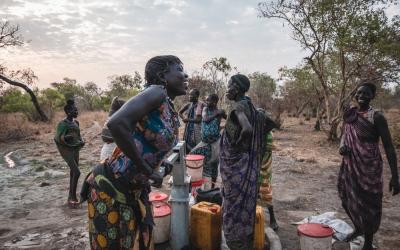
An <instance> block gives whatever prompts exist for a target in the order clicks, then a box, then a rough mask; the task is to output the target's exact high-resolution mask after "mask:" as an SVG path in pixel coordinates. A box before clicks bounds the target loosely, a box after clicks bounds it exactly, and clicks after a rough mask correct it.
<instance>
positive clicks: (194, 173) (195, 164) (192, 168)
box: [186, 154, 204, 182]
mask: <svg viewBox="0 0 400 250" xmlns="http://www.w3.org/2000/svg"><path fill="white" fill-rule="evenodd" d="M203 162H204V156H202V155H194V154H188V155H186V167H187V174H188V175H190V176H191V177H192V178H191V181H192V182H195V181H199V180H202V179H203Z"/></svg>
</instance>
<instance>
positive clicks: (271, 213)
mask: <svg viewBox="0 0 400 250" xmlns="http://www.w3.org/2000/svg"><path fill="white" fill-rule="evenodd" d="M268 212H269V226H270V227H271V228H272V229H273V230H274V231H277V230H278V228H279V226H278V223H277V222H276V219H275V213H274V207H273V206H269V207H268Z"/></svg>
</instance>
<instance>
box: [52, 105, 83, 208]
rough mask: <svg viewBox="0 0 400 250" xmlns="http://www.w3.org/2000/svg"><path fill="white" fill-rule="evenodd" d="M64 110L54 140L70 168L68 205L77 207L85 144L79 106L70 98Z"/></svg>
mask: <svg viewBox="0 0 400 250" xmlns="http://www.w3.org/2000/svg"><path fill="white" fill-rule="evenodd" d="M64 112H65V114H66V115H67V117H66V118H65V119H64V120H62V121H61V122H59V123H58V125H57V129H56V135H55V137H54V141H55V142H56V145H57V148H58V151H59V152H60V154H61V156H62V157H63V158H64V160H65V161H66V162H67V164H68V167H69V169H70V172H69V174H70V181H69V194H68V200H67V202H68V206H69V207H71V208H75V207H77V206H78V204H79V202H78V198H77V196H76V187H77V185H78V179H79V176H80V175H81V172H80V171H79V150H80V149H81V148H82V147H83V146H84V145H85V142H84V141H83V140H82V137H81V133H80V129H79V122H78V121H77V120H76V118H77V117H78V108H77V107H76V106H75V102H74V101H73V100H68V101H67V104H66V105H65V106H64Z"/></svg>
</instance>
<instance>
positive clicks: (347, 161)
mask: <svg viewBox="0 0 400 250" xmlns="http://www.w3.org/2000/svg"><path fill="white" fill-rule="evenodd" d="M375 92H376V87H375V85H374V84H373V83H364V84H362V85H361V86H360V87H359V88H358V89H357V92H356V94H355V101H356V102H357V106H358V107H351V108H348V109H347V110H346V111H345V113H344V115H343V121H344V125H343V134H342V139H341V143H340V149H339V153H340V154H341V155H342V156H343V160H342V164H341V167H340V172H339V178H338V191H339V197H340V199H341V200H342V206H343V208H344V210H345V211H346V213H347V215H348V216H349V217H350V219H351V221H352V222H353V224H354V227H355V230H354V232H353V233H352V235H350V236H349V237H348V239H347V240H349V241H350V240H352V239H353V238H355V237H357V236H359V235H364V237H365V243H364V246H363V250H372V241H373V236H374V234H375V233H376V232H377V231H378V229H379V225H380V222H381V217H382V197H383V162H382V156H381V153H380V149H379V139H381V140H382V144H383V148H384V149H385V152H386V156H387V159H388V163H389V167H390V170H391V174H392V178H391V179H390V182H389V191H391V192H392V194H393V195H396V194H398V193H399V192H400V187H399V186H400V184H399V175H398V170H397V157H396V151H395V149H394V147H393V143H392V139H391V136H390V131H389V128H388V124H387V121H386V119H385V117H384V116H383V114H382V113H381V112H379V111H376V110H374V109H373V108H372V107H371V106H370V102H371V100H372V99H373V98H374V97H375Z"/></svg>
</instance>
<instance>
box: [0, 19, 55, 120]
mask: <svg viewBox="0 0 400 250" xmlns="http://www.w3.org/2000/svg"><path fill="white" fill-rule="evenodd" d="M18 32H19V26H18V25H11V24H10V23H9V22H8V21H0V48H7V47H15V46H21V45H22V44H24V40H23V38H22V36H21V35H20V34H19V33H18ZM36 80H37V76H36V75H35V74H34V73H33V71H32V70H31V69H22V70H9V69H8V68H7V67H6V66H5V65H0V88H1V87H2V86H3V85H4V84H5V83H8V84H10V85H12V86H16V87H19V88H22V89H23V90H25V91H26V92H27V93H28V94H29V96H30V98H31V101H32V103H33V105H34V107H35V109H36V111H37V113H38V114H39V116H40V119H41V120H42V121H48V117H47V115H46V114H45V113H44V112H43V110H42V109H41V107H40V105H39V103H38V100H37V98H36V95H35V93H34V92H33V91H32V90H31V89H30V88H29V85H33V83H34V82H35V81H36ZM23 82H25V83H23Z"/></svg>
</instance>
